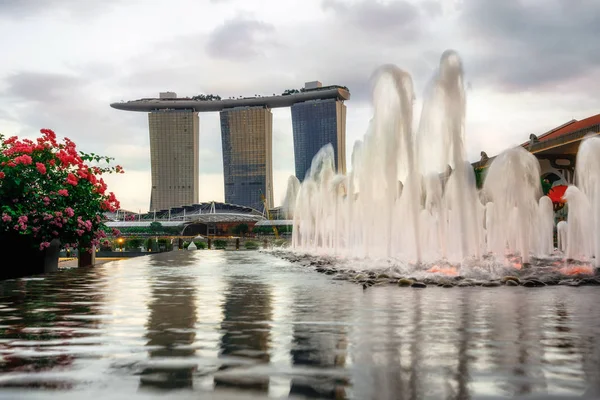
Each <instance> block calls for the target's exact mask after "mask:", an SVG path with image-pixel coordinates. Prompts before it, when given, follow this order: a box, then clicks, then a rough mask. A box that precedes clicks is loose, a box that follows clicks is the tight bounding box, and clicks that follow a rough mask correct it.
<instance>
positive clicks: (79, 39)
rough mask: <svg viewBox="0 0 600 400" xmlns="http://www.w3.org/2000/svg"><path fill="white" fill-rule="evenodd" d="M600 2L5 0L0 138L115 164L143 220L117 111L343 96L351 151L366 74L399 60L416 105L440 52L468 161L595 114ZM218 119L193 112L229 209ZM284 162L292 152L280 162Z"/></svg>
mask: <svg viewBox="0 0 600 400" xmlns="http://www.w3.org/2000/svg"><path fill="white" fill-rule="evenodd" d="M598 37H600V1H596V0H530V1H526V0H523V1H518V0H439V1H438V0H387V1H384V0H169V1H164V0H0V51H1V54H2V57H1V58H0V60H1V62H0V132H2V133H3V134H5V135H15V134H16V135H20V136H33V135H36V134H37V131H38V130H39V129H40V128H52V129H54V130H55V131H56V132H57V134H58V135H59V136H66V137H69V138H71V139H73V140H74V141H75V142H76V143H77V144H78V146H79V147H80V149H81V150H83V151H91V152H96V153H100V154H105V155H109V156H112V157H115V158H116V159H117V162H118V163H120V164H122V165H123V166H124V168H125V169H126V174H124V175H120V176H118V177H113V178H110V180H109V184H110V188H111V189H112V190H113V191H115V192H116V193H117V195H118V197H119V199H120V200H121V203H122V206H123V207H124V208H127V209H132V210H139V209H141V210H143V211H145V210H147V209H148V204H149V198H150V152H149V138H148V119H147V116H146V114H144V113H134V112H125V111H118V110H114V109H112V108H110V107H109V103H111V102H115V101H120V100H132V99H138V98H142V97H153V96H157V95H158V92H160V91H167V90H170V91H175V92H177V94H178V95H180V96H193V95H196V94H200V93H214V94H220V95H221V96H222V97H229V96H235V97H237V96H239V95H245V96H247V95H254V94H263V95H269V94H272V93H281V92H282V91H283V90H284V89H287V88H300V87H302V85H303V83H304V82H305V81H311V80H320V81H322V82H323V84H324V85H330V84H339V85H345V86H348V87H349V89H350V91H351V93H352V99H351V100H350V101H348V102H347V103H346V105H347V107H348V120H347V143H348V150H347V155H348V157H347V158H348V159H350V157H349V156H350V154H351V153H350V152H351V148H352V144H353V142H354V141H355V140H357V139H359V138H361V137H362V136H363V134H364V132H365V130H366V128H367V124H368V121H369V118H370V115H371V108H370V99H369V91H370V89H369V77H370V75H371V73H372V72H373V70H374V69H375V68H377V67H378V66H380V65H381V64H386V63H393V64H396V65H398V66H399V67H401V68H402V69H405V70H406V71H408V72H410V73H411V74H412V76H413V79H414V82H415V87H416V92H417V96H418V97H417V102H416V106H415V107H416V110H415V112H417V113H418V108H419V104H420V103H419V100H420V97H421V94H422V93H423V91H424V88H425V85H426V84H427V82H428V80H429V79H430V78H431V76H432V74H433V73H434V70H435V68H436V66H437V65H438V62H439V57H440V55H441V54H442V52H443V51H444V50H446V49H454V50H456V51H457V52H458V53H459V54H460V55H461V57H462V59H463V63H464V66H465V81H466V82H467V87H468V92H467V142H468V144H467V146H468V152H469V157H470V159H471V160H472V161H474V160H477V159H479V153H480V151H481V150H485V151H486V152H487V153H488V155H490V156H491V155H493V154H495V153H497V152H499V151H501V150H502V149H504V148H506V147H508V146H511V145H515V144H517V143H520V142H523V141H525V140H527V138H528V136H529V134H530V133H536V134H541V133H543V132H544V131H546V130H548V129H550V128H552V127H554V126H557V125H560V124H562V123H564V122H566V121H568V120H570V119H572V118H576V119H581V118H585V117H587V116H590V115H593V114H597V113H599V112H600V52H599V51H598V45H597V43H598ZM218 118H219V117H218V114H217V113H213V114H201V116H200V154H201V162H200V179H201V181H200V200H202V201H207V200H223V178H222V172H223V165H222V163H223V161H222V158H221V139H220V131H219V119H218ZM273 118H274V121H273V136H274V149H273V151H274V154H275V164H274V169H275V170H274V182H275V188H274V190H275V201H276V203H278V202H279V201H280V200H281V199H282V197H283V193H284V191H285V182H286V180H287V177H288V176H289V175H291V174H292V173H293V167H294V160H293V149H292V127H291V116H290V111H289V109H276V110H273ZM281 154H289V157H288V156H278V155H281Z"/></svg>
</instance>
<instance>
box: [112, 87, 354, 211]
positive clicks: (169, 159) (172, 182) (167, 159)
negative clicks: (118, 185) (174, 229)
mask: <svg viewBox="0 0 600 400" xmlns="http://www.w3.org/2000/svg"><path fill="white" fill-rule="evenodd" d="M348 99H350V93H349V92H348V90H347V88H345V87H342V86H327V87H322V86H321V83H320V82H308V83H306V85H305V87H304V88H303V89H301V90H299V91H298V90H296V91H286V92H284V94H282V95H280V96H267V97H259V96H257V97H246V98H241V99H233V98H232V99H224V100H221V99H214V98H213V99H212V100H195V99H192V98H179V97H177V95H176V94H175V93H172V92H164V93H161V94H160V97H159V98H158V99H156V98H153V99H141V100H134V101H128V102H123V103H113V104H111V107H113V108H116V109H119V110H126V111H141V112H147V113H149V117H148V119H149V127H150V153H151V167H152V194H151V199H150V211H154V210H156V211H160V210H166V209H168V208H172V207H180V206H184V205H190V204H193V203H196V202H197V201H198V192H199V186H198V173H199V156H198V154H199V149H198V143H199V122H198V113H199V112H217V111H218V112H220V113H221V140H222V145H223V164H224V171H223V172H224V180H225V201H226V202H228V203H234V204H239V205H242V206H247V207H253V208H255V209H256V208H257V209H259V210H262V208H263V202H262V199H261V196H262V195H264V196H265V199H266V206H267V207H268V208H272V207H273V183H272V182H273V170H272V169H273V167H272V158H273V157H272V149H273V144H272V136H273V123H272V121H273V117H272V114H271V108H277V107H291V108H292V125H293V132H294V156H295V160H296V167H295V169H296V176H297V177H298V179H300V180H302V179H304V175H305V174H306V170H307V169H308V168H309V167H310V163H311V161H312V158H313V157H314V155H315V154H316V153H317V151H318V150H319V149H320V148H321V147H323V146H324V145H326V144H328V143H331V144H332V145H333V147H334V153H335V156H336V167H337V168H338V169H339V171H340V172H345V169H346V155H345V147H346V139H345V135H346V106H345V105H344V101H345V100H348ZM278 156H279V157H281V156H285V155H278Z"/></svg>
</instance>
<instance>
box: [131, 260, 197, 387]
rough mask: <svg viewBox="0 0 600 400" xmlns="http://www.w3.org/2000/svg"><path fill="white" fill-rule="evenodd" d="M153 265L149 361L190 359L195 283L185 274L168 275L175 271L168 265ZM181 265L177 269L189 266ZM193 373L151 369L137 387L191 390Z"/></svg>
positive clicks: (184, 369) (191, 368) (190, 368)
mask: <svg viewBox="0 0 600 400" xmlns="http://www.w3.org/2000/svg"><path fill="white" fill-rule="evenodd" d="M152 261H155V262H153V263H152V262H151V263H150V266H151V267H152V268H151V269H150V277H149V280H150V282H151V283H150V286H151V295H150V300H149V303H148V308H149V311H150V314H149V316H148V323H147V325H146V328H147V333H146V338H147V339H148V342H147V344H146V346H148V347H149V348H150V350H149V351H148V354H149V357H150V358H163V357H190V356H193V355H194V353H195V350H194V349H193V348H190V345H192V344H193V343H194V339H195V337H196V331H195V329H194V326H195V324H196V307H195V300H196V298H195V292H196V282H195V279H193V276H187V274H172V273H170V271H169V269H170V268H174V267H173V266H170V265H169V264H168V263H162V262H160V260H152ZM156 261H159V262H156ZM183 261H184V262H182V263H180V264H179V265H178V266H179V267H185V266H186V265H190V264H191V263H190V262H189V260H183ZM193 371H194V366H193V365H184V366H177V365H175V366H169V367H166V368H165V367H160V366H151V367H149V368H145V369H144V370H143V372H142V376H141V379H140V385H141V386H142V387H143V386H145V385H148V386H154V387H157V388H163V389H169V388H184V387H192V386H193V383H192V374H193Z"/></svg>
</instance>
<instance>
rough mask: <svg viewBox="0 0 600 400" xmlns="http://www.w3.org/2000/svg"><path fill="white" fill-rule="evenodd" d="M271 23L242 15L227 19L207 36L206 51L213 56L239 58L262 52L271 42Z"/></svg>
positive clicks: (246, 57)
mask: <svg viewBox="0 0 600 400" xmlns="http://www.w3.org/2000/svg"><path fill="white" fill-rule="evenodd" d="M273 31H274V28H273V26H272V25H270V24H267V23H264V22H261V21H258V20H254V19H247V18H243V17H236V18H234V19H230V20H227V21H225V22H224V23H223V25H221V26H218V27H217V28H215V29H214V30H213V31H212V33H211V34H210V35H209V37H208V41H207V44H206V52H207V53H208V54H209V55H210V56H212V57H215V58H221V59H226V60H240V59H242V60H243V59H248V58H253V57H255V56H258V55H261V54H263V53H264V47H265V46H268V45H270V44H272V43H273V40H272V38H273Z"/></svg>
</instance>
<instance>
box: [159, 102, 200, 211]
mask: <svg viewBox="0 0 600 400" xmlns="http://www.w3.org/2000/svg"><path fill="white" fill-rule="evenodd" d="M148 123H149V125H150V162H151V170H152V172H151V175H152V190H151V195H150V210H165V209H169V208H171V207H179V206H182V205H186V204H193V203H197V202H198V178H199V176H198V175H199V167H200V166H199V154H198V151H199V149H198V144H199V143H198V140H199V121H198V113H197V112H194V111H192V110H157V111H153V112H150V113H149V114H148Z"/></svg>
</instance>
